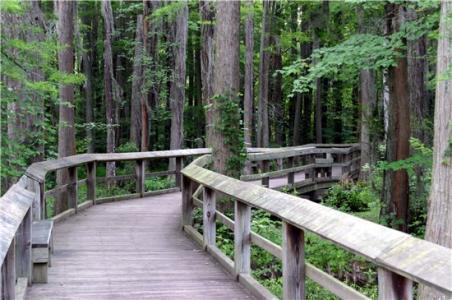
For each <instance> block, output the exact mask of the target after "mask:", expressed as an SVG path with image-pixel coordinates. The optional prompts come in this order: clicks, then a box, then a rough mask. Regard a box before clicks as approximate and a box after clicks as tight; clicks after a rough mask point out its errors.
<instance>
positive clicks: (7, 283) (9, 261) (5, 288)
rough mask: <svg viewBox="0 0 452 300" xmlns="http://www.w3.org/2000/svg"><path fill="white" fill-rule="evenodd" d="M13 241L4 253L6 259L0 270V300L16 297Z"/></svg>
mask: <svg viewBox="0 0 452 300" xmlns="http://www.w3.org/2000/svg"><path fill="white" fill-rule="evenodd" d="M14 244H15V241H14V239H13V240H12V242H11V245H10V246H9V248H8V252H6V257H5V259H4V260H3V264H2V270H1V277H0V280H1V284H0V285H1V290H0V293H1V299H5V300H14V299H15V296H16V291H15V286H16V266H15V249H14Z"/></svg>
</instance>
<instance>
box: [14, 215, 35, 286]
mask: <svg viewBox="0 0 452 300" xmlns="http://www.w3.org/2000/svg"><path fill="white" fill-rule="evenodd" d="M31 214H32V213H31V209H28V212H27V213H26V214H25V216H24V218H23V220H22V223H21V224H20V227H19V229H18V230H17V232H16V238H15V240H16V257H17V259H16V273H17V277H25V278H27V281H28V285H31V270H32V262H31V232H32V230H31V228H32V227H31V224H32V220H31V218H32V216H31Z"/></svg>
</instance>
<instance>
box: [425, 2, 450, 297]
mask: <svg viewBox="0 0 452 300" xmlns="http://www.w3.org/2000/svg"><path fill="white" fill-rule="evenodd" d="M451 14H452V2H450V1H445V0H443V1H441V13H440V29H439V40H438V58H437V83H436V100H435V118H434V120H435V124H434V127H435V128H434V132H435V133H434V141H433V170H432V185H431V191H430V198H429V201H428V213H427V226H426V232H425V239H426V240H428V241H431V242H433V243H436V244H439V245H441V246H444V247H447V248H452V189H451V187H452V142H451V141H452V125H451V120H452V101H451V99H452V89H451V87H452V78H451V76H450V73H449V74H447V72H448V71H450V70H451V68H452V27H451V26H450V15H451ZM420 298H421V299H447V297H446V295H443V294H441V293H440V292H438V291H435V290H433V289H431V288H429V287H426V286H423V287H422V288H421V293H420Z"/></svg>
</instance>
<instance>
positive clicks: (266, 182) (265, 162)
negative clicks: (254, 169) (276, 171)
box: [261, 160, 270, 187]
mask: <svg viewBox="0 0 452 300" xmlns="http://www.w3.org/2000/svg"><path fill="white" fill-rule="evenodd" d="M268 167H269V161H268V160H263V161H262V173H267V172H268ZM261 182H262V186H265V187H269V186H270V178H269V177H268V176H266V177H263V178H262V181H261Z"/></svg>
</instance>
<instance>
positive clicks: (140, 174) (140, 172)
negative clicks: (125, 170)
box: [135, 159, 145, 197]
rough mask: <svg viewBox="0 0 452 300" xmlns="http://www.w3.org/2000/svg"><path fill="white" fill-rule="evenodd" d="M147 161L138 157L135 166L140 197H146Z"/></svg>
mask: <svg viewBox="0 0 452 300" xmlns="http://www.w3.org/2000/svg"><path fill="white" fill-rule="evenodd" d="M144 166H145V163H144V160H143V159H138V160H137V161H136V166H135V176H136V190H137V193H139V194H140V197H144V190H145V183H144V182H145V173H144V171H145V167H144Z"/></svg>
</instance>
